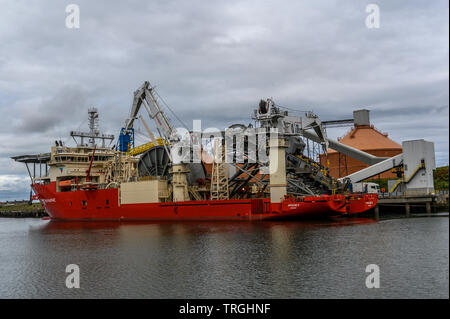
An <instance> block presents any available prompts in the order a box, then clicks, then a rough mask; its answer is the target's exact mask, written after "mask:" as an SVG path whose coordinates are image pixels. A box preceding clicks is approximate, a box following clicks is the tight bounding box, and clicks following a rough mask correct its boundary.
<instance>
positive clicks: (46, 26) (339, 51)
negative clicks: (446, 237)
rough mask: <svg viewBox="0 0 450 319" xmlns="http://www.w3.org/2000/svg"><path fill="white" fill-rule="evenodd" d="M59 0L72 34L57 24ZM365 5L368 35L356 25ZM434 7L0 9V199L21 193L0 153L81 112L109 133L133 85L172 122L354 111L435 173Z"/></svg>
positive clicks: (438, 89) (22, 186)
mask: <svg viewBox="0 0 450 319" xmlns="http://www.w3.org/2000/svg"><path fill="white" fill-rule="evenodd" d="M70 3H76V4H78V5H79V8H80V28H79V29H68V28H67V27H66V25H65V20H66V16H67V15H68V13H66V12H65V9H66V6H67V5H68V4H70ZM370 3H377V4H378V5H379V8H380V28H371V29H369V28H367V27H366V23H365V20H366V17H367V15H368V14H369V13H366V6H367V5H368V4H370ZM448 5H449V4H448V0H442V1H426V0H422V1H412V0H397V1H377V2H372V1H361V0H358V1H349V0H347V1H331V0H327V1H317V0H314V1H298V0H292V1H286V0H284V1H261V0H258V1H233V0H226V1H206V0H202V1H192V0H190V1H181V0H179V1H170V0H161V1H155V0H153V1H121V2H120V3H119V2H118V1H117V2H113V1H98V0H97V1H81V0H80V1H77V0H72V1H42V0H41V1H25V0H0V200H5V199H22V198H26V197H27V195H28V192H29V187H28V186H27V185H28V184H29V179H28V178H27V173H26V169H25V167H24V166H23V165H21V164H19V163H14V162H13V161H12V160H11V159H10V156H13V155H20V154H30V153H38V152H48V151H49V148H50V146H51V145H52V144H53V143H54V140H55V139H61V140H63V141H67V142H70V141H71V139H70V138H69V137H68V134H69V132H70V130H76V129H83V130H87V121H86V117H87V108H88V107H90V106H96V107H97V108H98V109H99V112H100V121H101V122H100V125H101V129H102V130H103V132H104V133H109V134H115V135H116V136H117V135H118V133H119V131H120V127H121V126H122V124H123V122H124V120H125V118H126V117H127V115H128V113H129V109H130V105H131V100H132V93H133V91H134V90H135V89H137V88H138V87H139V86H140V85H141V84H142V82H143V81H145V80H149V81H150V82H151V83H152V84H153V85H156V87H157V90H158V92H159V94H160V95H161V96H162V97H163V98H164V100H165V101H166V102H167V103H168V104H169V105H170V107H171V108H172V109H173V110H175V111H176V112H177V115H178V116H179V117H180V118H182V120H183V122H185V123H186V124H188V125H192V120H193V119H201V120H202V124H203V127H204V128H205V127H211V126H214V127H218V128H225V127H227V126H229V125H230V124H234V123H243V124H248V123H249V122H250V116H251V112H252V109H253V108H254V107H256V105H257V103H258V101H259V99H261V98H267V97H273V99H274V100H275V101H276V102H277V103H278V104H280V105H283V106H286V107H290V108H295V109H299V110H304V109H307V110H313V111H314V112H315V113H316V114H318V116H319V117H320V118H321V119H322V120H332V119H345V118H351V117H352V111H353V110H354V109H358V108H368V109H370V110H371V121H372V123H373V124H374V125H375V126H376V127H377V128H378V129H380V130H381V131H384V132H388V133H389V136H390V137H391V138H392V139H394V140H395V141H397V142H399V143H401V141H403V140H410V139H419V138H424V139H427V140H430V141H433V142H435V148H436V160H437V165H438V166H440V165H448V158H449V155H448V134H449V132H448V131H449V130H448V128H449V125H448V121H449V104H448V103H449V102H448V101H449V95H448V86H449V65H448V61H449V42H448V36H449V21H448V9H449V8H448ZM168 115H169V116H170V115H171V114H170V113H169V114H168ZM174 122H175V123H174V124H176V125H177V124H178V123H176V121H175V120H174ZM346 130H348V128H344V129H334V130H329V131H328V133H329V135H331V136H332V137H338V136H341V135H343V134H344V133H345V131H346Z"/></svg>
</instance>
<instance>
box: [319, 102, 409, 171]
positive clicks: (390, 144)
mask: <svg viewBox="0 0 450 319" xmlns="http://www.w3.org/2000/svg"><path fill="white" fill-rule="evenodd" d="M369 112H370V111H369V110H357V111H354V112H353V118H354V126H353V128H352V129H351V130H350V132H348V133H347V134H346V135H345V136H344V137H342V138H339V139H338V141H339V142H341V143H343V144H345V145H348V146H351V147H354V148H357V149H359V150H361V151H364V152H367V153H369V154H372V155H374V156H378V157H392V156H395V155H398V154H400V153H402V146H401V145H400V144H398V143H397V142H395V141H393V140H391V139H390V138H389V137H388V134H387V133H382V132H380V131H379V130H377V129H376V128H375V127H374V126H373V125H371V124H370V119H369ZM320 162H321V164H322V165H324V166H327V167H329V169H330V175H331V176H333V177H335V178H339V177H343V176H347V175H349V174H351V173H354V172H356V171H359V170H361V169H363V168H366V167H368V166H369V165H367V164H365V163H363V162H361V161H358V160H356V159H354V158H351V157H349V156H346V155H344V154H341V153H339V152H337V151H335V150H330V151H329V152H328V158H327V157H326V156H325V155H324V154H321V155H320ZM327 162H328V163H327ZM380 177H381V178H396V175H395V174H394V173H392V172H385V173H383V174H381V176H380Z"/></svg>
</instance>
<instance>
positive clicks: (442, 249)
mask: <svg viewBox="0 0 450 319" xmlns="http://www.w3.org/2000/svg"><path fill="white" fill-rule="evenodd" d="M448 224H449V219H448V217H436V218H411V219H395V220H386V221H381V222H378V223H377V222H373V221H371V220H367V219H350V220H347V221H338V222H337V221H325V222H307V223H306V222H262V223H245V222H241V223H223V222H219V223H211V222H208V223H152V224H120V223H55V222H49V221H43V220H38V219H6V218H3V219H1V218H0V297H2V298H52V297H62V298H80V297H94V298H106V297H112V298H117V297H123V298H400V297H402V298H431V297H437V298H448V297H449V226H448ZM68 264H77V265H79V267H80V273H81V288H80V289H68V288H66V286H65V279H66V275H67V274H66V273H65V267H66V265H68ZM368 264H377V265H379V267H380V270H381V276H380V278H381V288H379V289H367V288H366V286H365V278H366V276H367V275H368V274H366V273H365V267H366V265H368Z"/></svg>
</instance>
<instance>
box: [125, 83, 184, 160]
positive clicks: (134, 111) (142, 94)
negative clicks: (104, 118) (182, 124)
mask: <svg viewBox="0 0 450 319" xmlns="http://www.w3.org/2000/svg"><path fill="white" fill-rule="evenodd" d="M153 92H154V88H153V87H152V86H151V85H150V82H148V81H145V82H144V84H142V85H141V86H140V87H139V89H137V90H136V91H135V92H134V96H133V103H132V105H131V110H130V115H129V117H128V118H127V119H126V120H125V126H124V127H123V128H122V129H121V132H120V136H119V150H120V151H121V152H127V151H128V150H129V149H130V148H131V147H134V129H133V124H134V121H135V120H136V119H137V116H138V113H139V111H140V109H141V106H142V105H143V106H144V108H145V109H146V111H147V113H148V115H149V117H150V118H151V119H152V120H153V121H154V122H155V124H156V129H157V131H158V133H159V135H160V136H161V137H162V138H163V139H164V140H165V141H166V142H167V143H169V145H171V144H174V143H176V142H178V141H179V137H178V134H177V131H176V129H175V128H173V127H172V125H171V124H170V122H169V119H168V118H167V116H166V115H165V114H164V112H163V110H162V109H161V106H160V105H159V103H158V100H157V99H156V97H155V95H154V93H153ZM150 137H151V136H150ZM163 145H164V147H166V144H165V143H164V144H163ZM166 151H167V153H168V154H169V156H170V152H169V150H168V149H167V148H166Z"/></svg>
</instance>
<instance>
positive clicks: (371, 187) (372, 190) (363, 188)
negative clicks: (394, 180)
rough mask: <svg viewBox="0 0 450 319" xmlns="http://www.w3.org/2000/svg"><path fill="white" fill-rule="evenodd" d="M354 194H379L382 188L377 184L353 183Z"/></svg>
mask: <svg viewBox="0 0 450 319" xmlns="http://www.w3.org/2000/svg"><path fill="white" fill-rule="evenodd" d="M352 192H353V193H368V194H377V193H379V192H380V186H379V185H378V184H376V183H371V182H368V183H364V182H362V183H353V184H352Z"/></svg>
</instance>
